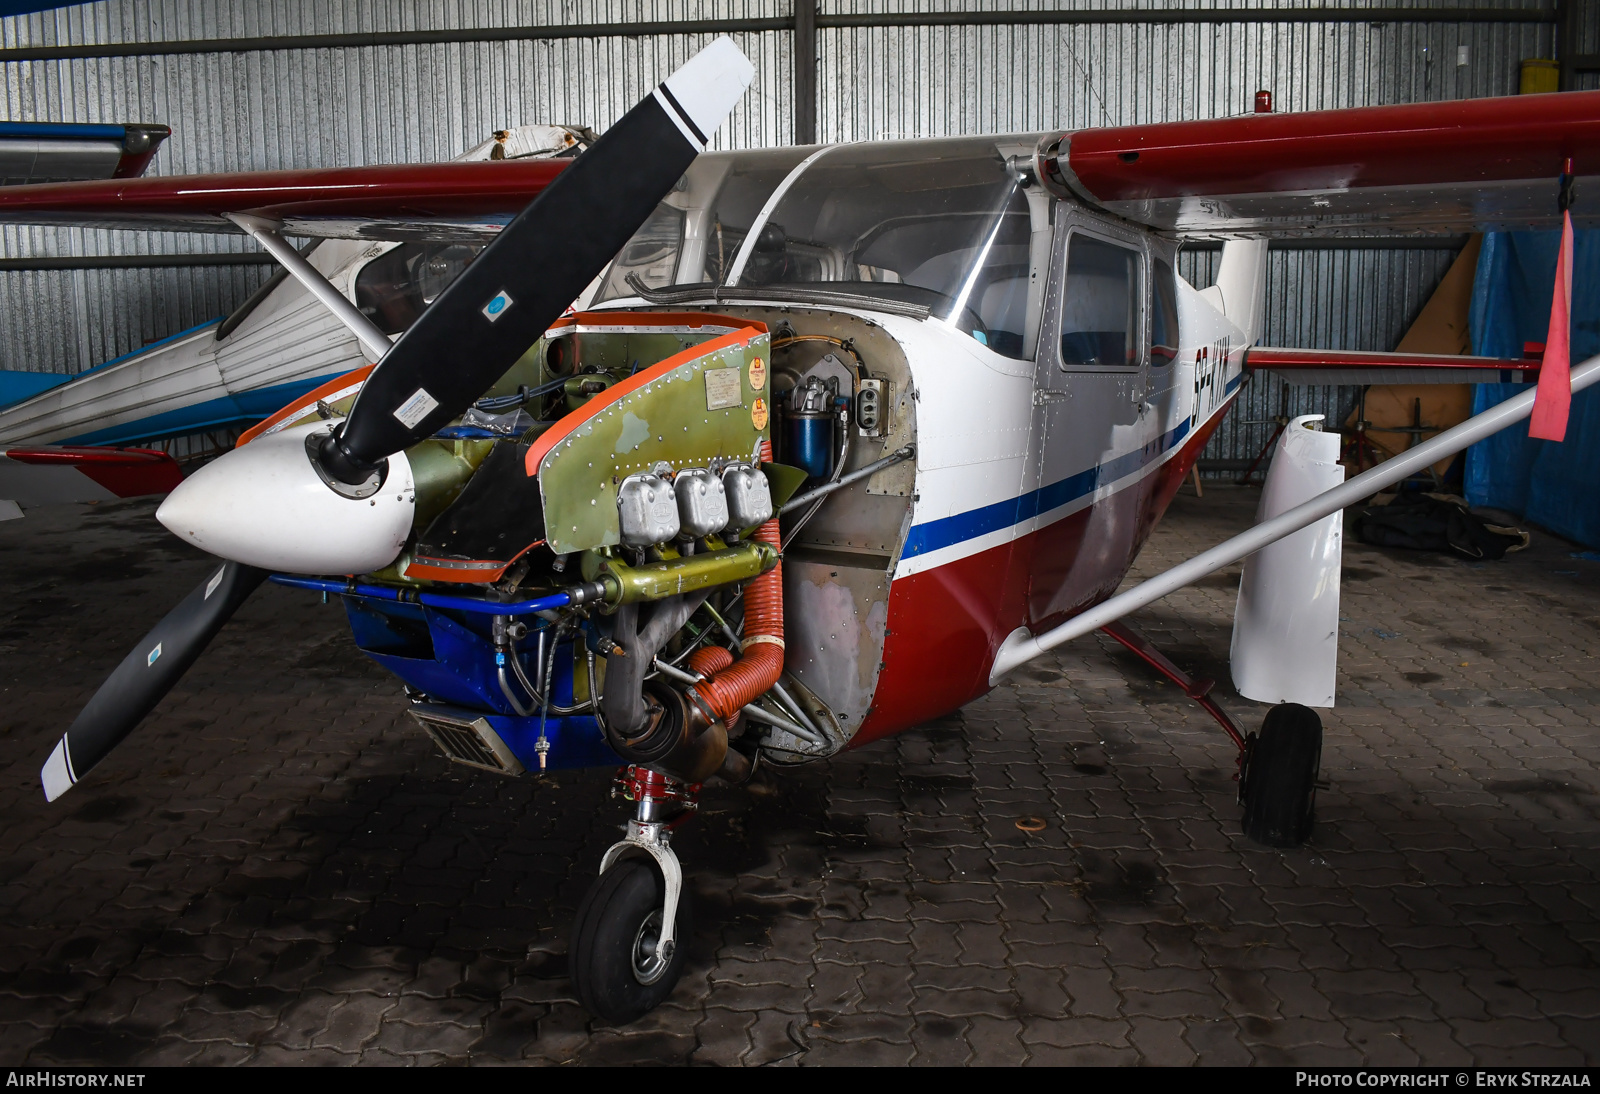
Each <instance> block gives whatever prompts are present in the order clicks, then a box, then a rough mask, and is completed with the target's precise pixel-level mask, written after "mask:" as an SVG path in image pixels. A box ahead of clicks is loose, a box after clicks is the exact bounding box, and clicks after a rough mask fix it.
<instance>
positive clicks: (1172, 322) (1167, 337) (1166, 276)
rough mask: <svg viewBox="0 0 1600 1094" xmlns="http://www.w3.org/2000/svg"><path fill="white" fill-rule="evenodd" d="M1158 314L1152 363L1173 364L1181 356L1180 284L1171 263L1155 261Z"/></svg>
mask: <svg viewBox="0 0 1600 1094" xmlns="http://www.w3.org/2000/svg"><path fill="white" fill-rule="evenodd" d="M1155 283H1156V285H1155V289H1156V291H1155V314H1154V315H1153V316H1151V317H1150V318H1151V322H1150V364H1151V365H1153V366H1155V367H1156V368H1160V367H1161V366H1162V365H1170V364H1171V363H1172V362H1173V361H1174V360H1176V359H1177V356H1178V282H1177V278H1176V277H1174V276H1173V273H1172V264H1171V263H1169V262H1168V261H1167V260H1166V259H1164V258H1158V259H1156V261H1155Z"/></svg>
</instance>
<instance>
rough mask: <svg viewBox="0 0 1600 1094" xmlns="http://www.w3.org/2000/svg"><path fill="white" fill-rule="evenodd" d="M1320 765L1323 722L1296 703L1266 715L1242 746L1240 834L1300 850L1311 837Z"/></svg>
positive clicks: (1276, 708) (1268, 843)
mask: <svg viewBox="0 0 1600 1094" xmlns="http://www.w3.org/2000/svg"><path fill="white" fill-rule="evenodd" d="M1321 766H1322V719H1321V718H1318V717H1317V712H1316V711H1314V710H1312V709H1311V708H1309V707H1303V706H1300V705H1299V704H1298V703H1280V704H1279V705H1277V706H1275V707H1273V708H1272V709H1271V710H1269V711H1268V712H1267V717H1266V720H1265V721H1264V722H1262V724H1261V733H1260V735H1259V736H1258V735H1255V734H1252V735H1251V737H1250V740H1249V741H1247V742H1246V748H1245V760H1244V765H1243V767H1242V768H1241V770H1240V773H1239V799H1240V801H1241V802H1243V804H1244V834H1245V835H1247V836H1249V837H1250V838H1251V839H1252V840H1255V841H1256V842H1257V843H1264V844H1266V845H1267V846H1268V847H1298V846H1300V845H1301V844H1302V843H1304V842H1305V841H1306V840H1307V839H1309V838H1310V836H1311V825H1312V822H1313V819H1314V814H1315V811H1316V804H1317V771H1318V769H1319V768H1320V767H1321Z"/></svg>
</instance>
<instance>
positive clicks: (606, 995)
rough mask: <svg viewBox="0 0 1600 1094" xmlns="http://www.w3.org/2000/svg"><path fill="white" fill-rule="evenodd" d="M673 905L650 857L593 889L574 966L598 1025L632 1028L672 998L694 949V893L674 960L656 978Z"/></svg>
mask: <svg viewBox="0 0 1600 1094" xmlns="http://www.w3.org/2000/svg"><path fill="white" fill-rule="evenodd" d="M665 900H666V887H665V885H664V884H663V883H662V880H661V872H660V870H659V869H658V868H657V867H656V865H655V863H654V862H651V861H649V860H647V859H642V858H627V859H623V860H622V861H621V862H618V863H617V864H616V865H614V866H612V867H611V869H609V870H607V871H606V872H605V873H603V874H601V875H600V877H599V878H597V879H596V880H595V883H594V884H593V885H592V886H590V887H589V892H588V893H587V894H585V896H584V898H583V903H582V904H581V905H579V906H578V915H577V918H576V919H575V920H574V921H573V925H572V947H571V960H570V963H569V964H570V970H571V974H572V984H573V987H574V988H576V989H577V992H578V1000H579V1002H581V1003H582V1004H583V1005H584V1007H586V1008H587V1009H588V1011H589V1013H590V1014H593V1015H594V1016H595V1017H596V1018H599V1019H601V1020H603V1021H606V1022H610V1023H611V1024H613V1025H622V1024H624V1023H627V1022H632V1021H634V1020H635V1019H637V1018H641V1017H643V1016H644V1015H646V1014H648V1013H649V1012H650V1011H652V1010H654V1009H655V1008H656V1007H657V1006H659V1005H660V1004H661V1002H662V1001H663V1000H665V999H666V997H667V996H668V995H670V994H671V993H672V989H673V987H674V986H675V985H676V984H677V982H678V977H679V976H681V975H682V974H683V959H684V954H685V953H686V952H687V950H688V947H687V946H686V945H684V940H685V939H686V938H688V936H689V914H688V913H689V901H688V892H687V891H684V892H681V893H680V894H679V896H678V912H677V917H676V925H675V927H674V929H673V934H674V935H676V936H677V940H676V944H675V946H674V949H673V953H672V956H671V958H670V959H669V960H668V961H667V962H666V968H665V969H664V970H660V971H659V973H658V974H657V975H655V976H654V977H653V978H652V976H651V975H650V974H651V973H653V972H656V970H655V969H653V968H652V963H653V962H654V960H655V957H656V951H655V944H656V942H657V941H658V940H659V938H660V933H661V911H662V906H663V904H664V903H665ZM646 980H649V982H648V983H646V982H645V981H646Z"/></svg>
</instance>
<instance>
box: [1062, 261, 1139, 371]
mask: <svg viewBox="0 0 1600 1094" xmlns="http://www.w3.org/2000/svg"><path fill="white" fill-rule="evenodd" d="M1139 290H1140V286H1139V252H1138V251H1135V250H1133V249H1132V248H1130V247H1122V246H1119V245H1118V244H1115V243H1108V242H1106V241H1105V240H1101V239H1096V238H1094V237H1093V236H1089V235H1084V234H1082V233H1080V232H1074V233H1073V234H1072V236H1071V238H1070V239H1068V241H1067V276H1066V284H1065V286H1064V289H1063V292H1062V296H1061V367H1062V368H1090V369H1096V368H1130V367H1136V366H1137V365H1138V364H1139V335H1140V334H1141V330H1140V327H1141V325H1142V324H1141V322H1140V320H1141V318H1142V316H1141V312H1140V308H1139V297H1140V291H1139Z"/></svg>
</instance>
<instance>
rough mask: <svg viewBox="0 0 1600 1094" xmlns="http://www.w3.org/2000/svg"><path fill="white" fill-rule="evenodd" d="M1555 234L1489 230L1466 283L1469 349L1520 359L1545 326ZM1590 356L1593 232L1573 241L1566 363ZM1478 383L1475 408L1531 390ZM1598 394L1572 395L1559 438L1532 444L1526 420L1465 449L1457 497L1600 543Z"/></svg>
mask: <svg viewBox="0 0 1600 1094" xmlns="http://www.w3.org/2000/svg"><path fill="white" fill-rule="evenodd" d="M1559 243H1560V233H1558V232H1489V233H1486V234H1485V235H1484V237H1483V250H1482V251H1481V252H1480V253H1479V255H1478V271H1477V277H1476V280H1475V281H1474V282H1473V286H1472V312H1471V316H1470V323H1471V333H1472V352H1473V353H1476V354H1481V355H1483V356H1486V357H1521V356H1522V347H1523V344H1524V343H1526V342H1543V341H1544V340H1545V336H1546V335H1547V334H1548V333H1549V329H1550V299H1551V296H1552V295H1553V294H1554V291H1555V280H1556V249H1557V246H1558V245H1559ZM1597 353H1600V231H1579V232H1575V233H1574V238H1573V264H1572V363H1573V364H1574V365H1577V364H1579V363H1580V362H1582V361H1584V360H1587V359H1588V358H1590V357H1593V356H1594V355H1595V354H1597ZM1532 386H1533V385H1531V384H1478V385H1477V387H1476V389H1475V391H1474V393H1473V397H1472V410H1473V412H1474V413H1477V412H1479V411H1482V410H1487V409H1488V408H1489V407H1491V406H1493V405H1495V404H1496V403H1499V402H1502V401H1504V400H1506V399H1509V398H1510V397H1511V396H1513V395H1516V394H1518V393H1519V392H1522V391H1526V390H1527V389H1528V388H1530V387H1532ZM1597 474H1600V391H1597V390H1596V389H1594V388H1590V389H1589V390H1588V391H1583V392H1580V393H1579V394H1577V395H1575V396H1573V399H1572V415H1571V417H1570V418H1569V419H1568V422H1567V439H1566V440H1565V441H1562V442H1560V443H1559V444H1558V443H1556V442H1554V441H1535V440H1531V439H1530V438H1529V437H1528V423H1527V421H1526V420H1524V421H1522V422H1521V423H1519V424H1517V425H1515V426H1512V427H1511V428H1510V429H1506V430H1502V431H1501V432H1499V433H1497V434H1495V435H1494V436H1493V437H1490V438H1488V439H1487V440H1484V441H1479V442H1478V443H1477V444H1475V445H1473V446H1472V447H1471V448H1470V449H1468V450H1467V470H1466V495H1467V501H1468V502H1469V503H1470V504H1472V505H1485V506H1490V507H1492V508H1495V509H1504V510H1507V511H1508V512H1512V513H1516V514H1518V515H1519V516H1521V517H1523V518H1524V519H1526V520H1528V521H1529V522H1531V523H1533V524H1537V525H1539V526H1540V527H1542V528H1547V529H1549V530H1550V531H1552V532H1554V533H1556V534H1557V535H1559V536H1563V537H1565V538H1566V539H1571V540H1576V541H1577V542H1579V543H1582V544H1584V545H1585V546H1588V547H1600V489H1596V487H1597Z"/></svg>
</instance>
